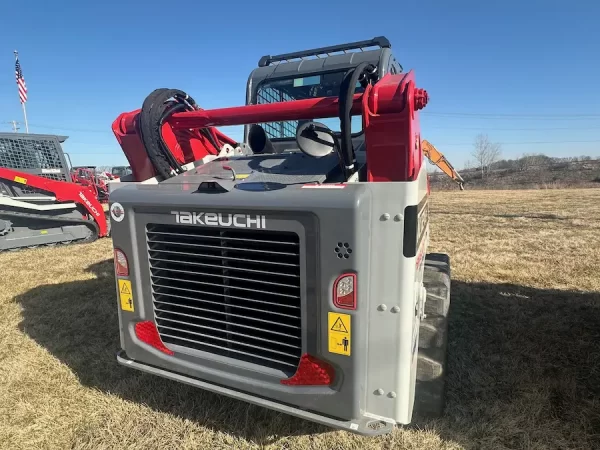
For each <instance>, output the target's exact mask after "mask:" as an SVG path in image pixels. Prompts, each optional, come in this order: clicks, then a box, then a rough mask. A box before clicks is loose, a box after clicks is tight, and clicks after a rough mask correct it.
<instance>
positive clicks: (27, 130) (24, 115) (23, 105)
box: [21, 103, 29, 133]
mask: <svg viewBox="0 0 600 450" xmlns="http://www.w3.org/2000/svg"><path fill="white" fill-rule="evenodd" d="M21 106H22V107H23V117H24V118H25V132H26V133H29V125H28V124H27V110H26V109H25V103H21Z"/></svg>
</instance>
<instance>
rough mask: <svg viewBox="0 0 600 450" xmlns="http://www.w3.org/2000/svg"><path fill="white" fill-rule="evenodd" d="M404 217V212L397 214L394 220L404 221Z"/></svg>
mask: <svg viewBox="0 0 600 450" xmlns="http://www.w3.org/2000/svg"><path fill="white" fill-rule="evenodd" d="M402 219H404V216H403V215H402V214H396V215H395V216H394V220H395V221H396V222H401V221H402Z"/></svg>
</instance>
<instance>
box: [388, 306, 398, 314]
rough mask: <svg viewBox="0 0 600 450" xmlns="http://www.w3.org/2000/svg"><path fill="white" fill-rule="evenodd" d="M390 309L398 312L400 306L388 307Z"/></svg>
mask: <svg viewBox="0 0 600 450" xmlns="http://www.w3.org/2000/svg"><path fill="white" fill-rule="evenodd" d="M390 311H391V312H393V313H397V312H400V307H399V306H394V307H393V308H392V309H390Z"/></svg>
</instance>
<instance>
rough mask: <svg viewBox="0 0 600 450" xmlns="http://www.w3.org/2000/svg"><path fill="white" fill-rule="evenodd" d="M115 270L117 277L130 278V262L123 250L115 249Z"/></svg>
mask: <svg viewBox="0 0 600 450" xmlns="http://www.w3.org/2000/svg"><path fill="white" fill-rule="evenodd" d="M115 268H116V271H117V275H118V276H121V277H127V276H129V262H128V261H127V256H126V255H125V253H124V252H123V250H121V249H118V248H115Z"/></svg>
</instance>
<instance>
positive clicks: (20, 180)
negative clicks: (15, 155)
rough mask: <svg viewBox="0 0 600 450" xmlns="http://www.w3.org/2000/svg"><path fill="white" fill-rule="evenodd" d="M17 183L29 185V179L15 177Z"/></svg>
mask: <svg viewBox="0 0 600 450" xmlns="http://www.w3.org/2000/svg"><path fill="white" fill-rule="evenodd" d="M15 181H16V182H17V183H21V184H27V178H23V177H15Z"/></svg>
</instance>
